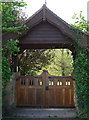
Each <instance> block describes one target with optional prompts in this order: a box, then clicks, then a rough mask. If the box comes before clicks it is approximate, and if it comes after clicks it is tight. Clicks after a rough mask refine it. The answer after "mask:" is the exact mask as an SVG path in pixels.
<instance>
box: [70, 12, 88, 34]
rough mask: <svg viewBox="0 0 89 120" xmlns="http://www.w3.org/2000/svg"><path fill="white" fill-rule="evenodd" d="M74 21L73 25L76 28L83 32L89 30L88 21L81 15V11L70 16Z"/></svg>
mask: <svg viewBox="0 0 89 120" xmlns="http://www.w3.org/2000/svg"><path fill="white" fill-rule="evenodd" d="M72 18H73V19H74V20H75V22H74V24H73V26H74V27H76V28H77V29H79V30H81V31H83V32H87V33H88V32H89V22H87V20H85V18H84V16H83V15H82V11H80V14H79V15H78V14H74V15H73V17H72Z"/></svg>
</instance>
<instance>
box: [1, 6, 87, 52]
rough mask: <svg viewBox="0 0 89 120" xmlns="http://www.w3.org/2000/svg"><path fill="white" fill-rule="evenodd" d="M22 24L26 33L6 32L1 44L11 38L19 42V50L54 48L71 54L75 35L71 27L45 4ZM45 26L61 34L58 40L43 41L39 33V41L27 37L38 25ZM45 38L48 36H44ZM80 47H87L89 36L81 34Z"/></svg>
mask: <svg viewBox="0 0 89 120" xmlns="http://www.w3.org/2000/svg"><path fill="white" fill-rule="evenodd" d="M24 24H25V25H26V26H27V27H28V29H27V30H26V31H24V30H23V31H21V33H22V34H21V35H18V34H16V33H12V32H6V33H4V34H2V44H3V45H4V44H5V43H6V41H7V40H9V39H11V38H12V39H14V40H15V39H18V40H19V46H20V47H21V50H23V49H26V48H27V49H35V48H38V49H40V48H52V47H53V46H54V47H55V48H68V49H70V50H72V52H73V48H74V43H75V38H76V34H75V33H74V32H73V31H72V30H71V29H72V28H73V27H72V26H71V25H69V24H68V23H66V22H65V21H64V20H62V19H61V18H60V17H58V16H57V15H56V14H55V13H53V12H52V11H51V10H49V9H48V8H47V7H46V5H45V4H44V5H43V6H42V8H41V9H39V10H38V11H37V12H36V13H35V14H34V15H32V16H31V17H30V18H29V19H28V20H26V21H25V23H24ZM41 24H42V25H43V26H42V25H41ZM45 24H46V25H47V24H49V25H50V26H51V29H52V28H54V29H55V31H57V32H59V34H61V36H58V37H59V38H58V39H55V38H54V39H52V40H50V39H49V38H48V39H47V38H46V39H45V38H44V36H43V38H42V36H40V35H41V33H38V34H39V37H38V36H37V37H38V39H39V40H38V39H32V38H34V36H31V35H28V34H30V33H31V34H32V32H34V29H35V28H37V27H39V25H40V27H44V26H45ZM74 29H76V28H74ZM38 30H39V29H38ZM49 30H50V28H49ZM76 30H77V29H76ZM36 32H37V31H36ZM42 34H44V35H46V34H45V29H44V33H42ZM49 34H51V33H49ZM33 35H34V34H33ZM30 36H31V38H30ZM40 37H41V38H40ZM46 37H49V36H47V35H46ZM51 37H53V36H51ZM51 37H50V38H51ZM25 39H26V40H27V41H26V40H25ZM81 47H82V48H85V47H89V34H86V33H83V37H82V39H81Z"/></svg>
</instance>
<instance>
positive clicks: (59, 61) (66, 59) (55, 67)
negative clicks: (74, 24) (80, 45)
mask: <svg viewBox="0 0 89 120" xmlns="http://www.w3.org/2000/svg"><path fill="white" fill-rule="evenodd" d="M54 52H55V56H54V58H53V61H52V62H51V65H47V66H45V67H43V68H42V70H43V69H46V70H48V72H49V73H50V74H51V75H56V76H69V75H71V73H72V72H73V57H72V55H71V51H70V50H68V49H55V51H54ZM41 72H42V71H41Z"/></svg>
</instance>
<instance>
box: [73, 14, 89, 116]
mask: <svg viewBox="0 0 89 120" xmlns="http://www.w3.org/2000/svg"><path fill="white" fill-rule="evenodd" d="M76 16H77V14H75V15H74V16H73V18H75V19H76V20H77V21H76V22H75V23H74V26H75V27H76V28H78V29H79V30H77V31H76V34H77V35H76V43H77V44H75V48H76V49H77V51H76V59H75V61H74V73H75V86H76V90H75V92H76V98H77V106H78V109H79V111H78V112H79V114H80V115H84V116H88V117H89V48H81V43H80V40H81V38H82V31H84V32H89V27H88V22H87V21H86V20H85V19H84V17H83V16H82V12H80V17H79V18H78V17H76Z"/></svg>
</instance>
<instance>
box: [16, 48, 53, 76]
mask: <svg viewBox="0 0 89 120" xmlns="http://www.w3.org/2000/svg"><path fill="white" fill-rule="evenodd" d="M53 58H54V50H51V49H48V50H47V49H30V50H25V51H24V52H23V53H22V54H20V55H19V57H18V62H19V69H20V72H21V74H22V75H36V74H37V72H38V71H39V70H41V69H42V67H45V66H46V65H49V64H50V63H51V61H52V60H53Z"/></svg>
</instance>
